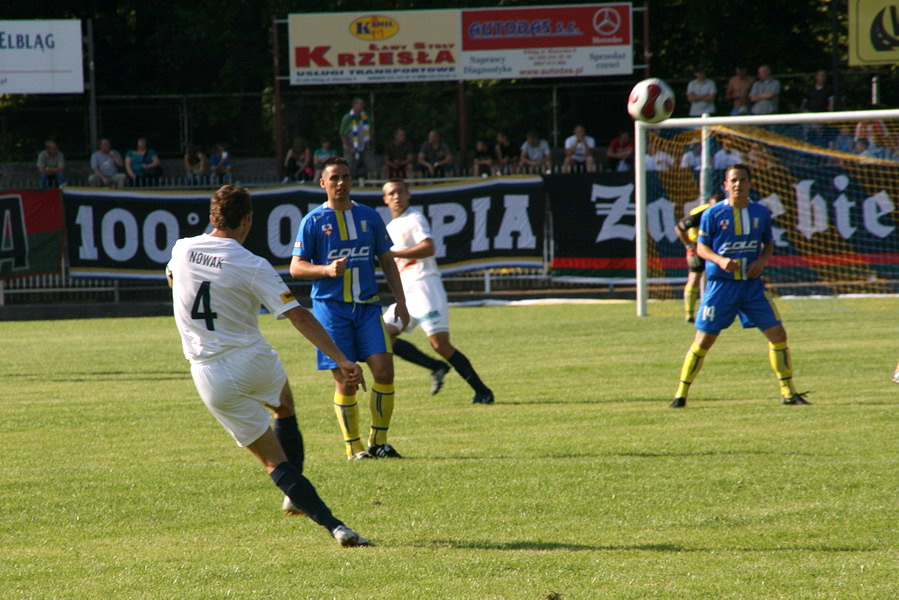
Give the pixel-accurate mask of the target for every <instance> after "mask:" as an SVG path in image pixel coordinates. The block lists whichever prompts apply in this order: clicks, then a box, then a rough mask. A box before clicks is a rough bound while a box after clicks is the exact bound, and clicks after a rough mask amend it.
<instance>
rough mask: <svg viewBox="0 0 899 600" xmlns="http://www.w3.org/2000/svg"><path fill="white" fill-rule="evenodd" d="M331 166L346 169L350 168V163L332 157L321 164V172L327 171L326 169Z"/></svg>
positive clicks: (342, 158)
mask: <svg viewBox="0 0 899 600" xmlns="http://www.w3.org/2000/svg"><path fill="white" fill-rule="evenodd" d="M332 165H341V166H344V167H346V168H347V169H349V168H350V163H348V162H347V161H346V159H345V158H344V157H342V156H332V157H331V158H329V159H328V160H326V161H325V162H323V163H322V171H324V170H325V169H327V168H328V167H330V166H332Z"/></svg>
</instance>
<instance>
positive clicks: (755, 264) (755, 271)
mask: <svg viewBox="0 0 899 600" xmlns="http://www.w3.org/2000/svg"><path fill="white" fill-rule="evenodd" d="M766 264H767V261H764V260H754V261H752V264H750V265H749V266H748V267H746V276H747V277H748V278H749V279H755V278H756V277H758V276H760V275H761V274H762V270H763V269H764V268H765V265H766Z"/></svg>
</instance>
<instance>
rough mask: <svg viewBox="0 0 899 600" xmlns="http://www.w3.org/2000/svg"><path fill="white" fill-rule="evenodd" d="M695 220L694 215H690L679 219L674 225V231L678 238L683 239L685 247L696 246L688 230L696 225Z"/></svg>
mask: <svg viewBox="0 0 899 600" xmlns="http://www.w3.org/2000/svg"><path fill="white" fill-rule="evenodd" d="M693 221H694V219H693V215H689V216H686V217H684V218H683V219H681V220H680V221H678V222H677V225H675V226H674V233H675V234H676V235H677V239H679V240H680V241H681V243H682V244H683V245H684V247H685V248H695V247H696V243H695V242H694V241H693V240H691V239H690V236H689V235H688V234H687V232H688V231H690V228H691V227H695V226H696V224H695V223H694V222H693Z"/></svg>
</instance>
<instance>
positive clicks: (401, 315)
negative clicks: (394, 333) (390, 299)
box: [393, 303, 409, 331]
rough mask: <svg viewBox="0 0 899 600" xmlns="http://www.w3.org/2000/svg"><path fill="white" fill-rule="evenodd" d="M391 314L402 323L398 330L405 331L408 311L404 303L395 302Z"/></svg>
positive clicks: (407, 324) (407, 322)
mask: <svg viewBox="0 0 899 600" xmlns="http://www.w3.org/2000/svg"><path fill="white" fill-rule="evenodd" d="M393 314H394V315H395V316H396V318H397V319H399V320H400V322H402V324H403V328H402V329H401V330H400V331H406V327H408V326H409V311H408V310H407V309H406V305H405V304H399V303H397V305H396V307H395V308H394V309H393Z"/></svg>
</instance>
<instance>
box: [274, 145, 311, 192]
mask: <svg viewBox="0 0 899 600" xmlns="http://www.w3.org/2000/svg"><path fill="white" fill-rule="evenodd" d="M284 173H285V177H284V180H283V181H281V183H287V182H289V181H299V182H303V181H311V180H312V176H313V175H315V169H314V168H313V167H312V151H311V150H310V149H309V144H307V143H306V139H305V138H302V137H299V136H297V137H295V138H293V145H292V146H291V147H290V149H289V150H287V155H286V156H285V157H284Z"/></svg>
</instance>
